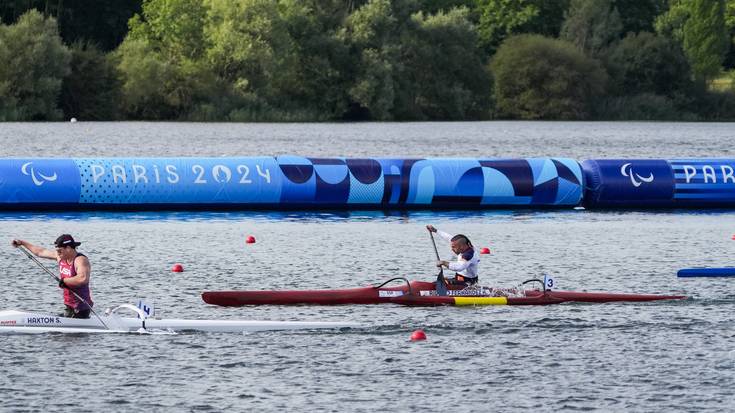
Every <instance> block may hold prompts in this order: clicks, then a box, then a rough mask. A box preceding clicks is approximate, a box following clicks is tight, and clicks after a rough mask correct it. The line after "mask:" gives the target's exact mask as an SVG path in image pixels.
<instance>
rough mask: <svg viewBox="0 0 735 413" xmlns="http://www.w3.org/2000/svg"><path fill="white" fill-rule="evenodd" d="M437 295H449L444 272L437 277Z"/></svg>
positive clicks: (440, 272)
mask: <svg viewBox="0 0 735 413" xmlns="http://www.w3.org/2000/svg"><path fill="white" fill-rule="evenodd" d="M436 294H437V295H447V282H446V281H445V280H444V270H441V271H439V274H438V275H437V276H436Z"/></svg>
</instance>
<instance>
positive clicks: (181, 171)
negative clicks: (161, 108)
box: [0, 156, 584, 210]
mask: <svg viewBox="0 0 735 413" xmlns="http://www.w3.org/2000/svg"><path fill="white" fill-rule="evenodd" d="M583 188H584V182H583V175H582V169H581V167H580V165H579V163H578V162H577V161H575V160H573V159H568V158H526V159H495V158H488V159H455V158H446V159H443V158H429V159H384V158H364V159H347V158H304V157H299V156H277V157H268V156H263V157H231V158H73V159H56V158H28V159H19V158H13V159H0V209H120V208H130V209H209V208H212V209H247V208H252V209H276V210H277V209H297V208H298V209H321V208H341V209H359V208H373V209H402V208H421V209H427V208H443V209H452V208H503V207H573V206H576V205H578V204H579V203H580V202H581V200H582V194H583Z"/></svg>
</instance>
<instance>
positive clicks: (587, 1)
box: [560, 0, 623, 57]
mask: <svg viewBox="0 0 735 413" xmlns="http://www.w3.org/2000/svg"><path fill="white" fill-rule="evenodd" d="M622 30H623V23H622V21H621V20H620V14H619V13H618V10H617V9H616V8H615V7H614V5H613V3H612V0H572V3H571V5H570V7H569V14H568V16H567V18H566V20H564V24H563V25H562V28H561V34H560V38H561V39H563V40H567V41H569V42H571V43H573V44H574V45H576V46H577V48H579V50H581V51H583V52H584V53H586V54H587V55H589V56H595V57H596V56H599V55H600V54H601V52H602V51H603V50H604V49H605V48H607V47H608V46H609V45H610V44H612V43H613V42H615V41H617V40H618V39H619V38H620V36H621V34H622Z"/></svg>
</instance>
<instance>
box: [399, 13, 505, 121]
mask: <svg viewBox="0 0 735 413" xmlns="http://www.w3.org/2000/svg"><path fill="white" fill-rule="evenodd" d="M468 15H469V10H468V9H466V8H464V7H463V8H456V9H452V10H450V11H448V12H446V13H444V12H439V13H437V14H435V15H425V14H424V13H422V12H418V13H416V14H414V15H413V16H412V20H413V21H414V23H415V25H416V26H415V27H416V31H415V32H414V34H413V36H412V37H413V40H414V41H413V42H411V43H412V44H413V45H414V46H413V47H411V48H410V49H409V50H408V53H407V55H408V59H407V61H406V66H407V74H408V76H409V77H410V78H412V79H415V86H414V88H415V89H414V90H415V92H414V97H413V102H412V103H413V105H411V107H413V108H416V109H418V110H419V111H420V113H421V115H420V116H421V117H422V118H426V119H446V120H462V119H485V118H488V117H489V115H490V106H491V99H490V98H491V95H492V91H491V89H492V78H491V76H490V73H489V72H488V71H487V69H486V67H485V64H484V60H483V58H482V55H481V53H480V50H479V49H478V47H477V44H478V43H477V32H476V30H475V27H474V26H473V25H472V24H471V23H470V21H469V18H468ZM411 43H409V44H411Z"/></svg>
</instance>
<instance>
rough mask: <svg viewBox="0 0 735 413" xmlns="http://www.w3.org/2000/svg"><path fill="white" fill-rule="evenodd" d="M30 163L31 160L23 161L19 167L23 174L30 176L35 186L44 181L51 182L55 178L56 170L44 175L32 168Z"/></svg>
mask: <svg viewBox="0 0 735 413" xmlns="http://www.w3.org/2000/svg"><path fill="white" fill-rule="evenodd" d="M32 164H33V162H26V163H24V164H23V166H21V167H20V171H21V172H23V175H28V176H30V177H31V179H32V180H33V183H34V184H36V186H41V185H43V184H44V183H46V182H53V181H55V180H56V178H57V177H56V172H54V174H53V175H44V174H42V173H41V172H38V171H36V170H35V169H33V166H32Z"/></svg>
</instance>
